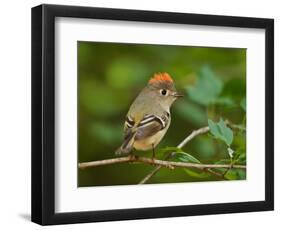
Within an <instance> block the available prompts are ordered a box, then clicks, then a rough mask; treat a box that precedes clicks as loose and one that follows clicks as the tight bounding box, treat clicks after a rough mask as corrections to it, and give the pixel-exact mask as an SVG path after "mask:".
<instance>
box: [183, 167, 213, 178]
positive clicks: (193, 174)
mask: <svg viewBox="0 0 281 230" xmlns="http://www.w3.org/2000/svg"><path fill="white" fill-rule="evenodd" d="M184 171H185V172H186V173H187V174H188V175H189V176H191V177H195V178H207V177H210V174H209V173H206V172H196V171H195V170H193V169H188V168H184Z"/></svg>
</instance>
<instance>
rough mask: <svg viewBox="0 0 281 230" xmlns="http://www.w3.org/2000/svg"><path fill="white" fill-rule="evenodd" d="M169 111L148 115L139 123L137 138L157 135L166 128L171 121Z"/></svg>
mask: <svg viewBox="0 0 281 230" xmlns="http://www.w3.org/2000/svg"><path fill="white" fill-rule="evenodd" d="M169 116H170V115H169V113H167V112H165V113H164V114H163V115H162V116H156V115H146V116H144V117H143V119H142V120H141V121H140V122H139V123H138V124H137V127H136V135H135V140H141V139H145V138H147V137H150V136H153V135H155V134H156V133H157V132H159V131H160V130H162V129H164V128H165V127H166V126H167V125H168V122H169Z"/></svg>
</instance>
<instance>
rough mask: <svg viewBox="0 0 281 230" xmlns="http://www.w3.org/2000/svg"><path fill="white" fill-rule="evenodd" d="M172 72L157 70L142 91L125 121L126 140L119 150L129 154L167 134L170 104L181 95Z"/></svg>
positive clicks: (151, 147)
mask: <svg viewBox="0 0 281 230" xmlns="http://www.w3.org/2000/svg"><path fill="white" fill-rule="evenodd" d="M181 96H182V95H180V94H179V93H177V91H176V88H175V85H174V82H173V79H172V78H171V77H170V75H169V74H168V73H157V74H154V76H153V77H152V78H151V79H150V80H149V82H148V84H147V86H146V87H145V88H144V89H143V90H142V91H141V92H140V94H139V95H138V96H137V98H136V99H135V101H134V102H133V104H132V105H131V107H130V109H129V112H128V113H127V116H126V120H125V124H124V141H123V144H122V145H121V147H120V148H119V149H118V150H117V151H116V154H128V153H130V152H132V150H133V148H135V149H136V150H143V151H145V150H150V149H153V158H154V156H155V153H154V148H155V147H156V146H157V145H158V144H159V142H160V141H161V140H162V138H163V137H164V135H165V133H166V132H167V130H168V128H169V126H170V123H171V115H170V107H171V105H172V104H173V103H174V101H175V100H176V99H177V98H178V97H181Z"/></svg>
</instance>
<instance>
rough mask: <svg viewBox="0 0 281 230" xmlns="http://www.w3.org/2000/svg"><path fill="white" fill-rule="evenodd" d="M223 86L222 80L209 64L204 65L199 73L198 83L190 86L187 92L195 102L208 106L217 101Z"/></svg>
mask: <svg viewBox="0 0 281 230" xmlns="http://www.w3.org/2000/svg"><path fill="white" fill-rule="evenodd" d="M222 88H223V83H222V81H221V80H220V79H219V78H217V77H216V76H215V74H214V73H213V71H212V70H211V69H210V68H209V67H208V66H204V67H202V68H201V69H200V71H199V73H198V81H197V83H196V85H195V86H191V87H188V88H187V93H188V95H189V97H190V99H191V100H193V101H194V102H197V103H199V104H202V105H205V106H207V105H209V104H210V103H213V102H215V100H216V98H217V97H218V96H219V94H220V93H221V91H222Z"/></svg>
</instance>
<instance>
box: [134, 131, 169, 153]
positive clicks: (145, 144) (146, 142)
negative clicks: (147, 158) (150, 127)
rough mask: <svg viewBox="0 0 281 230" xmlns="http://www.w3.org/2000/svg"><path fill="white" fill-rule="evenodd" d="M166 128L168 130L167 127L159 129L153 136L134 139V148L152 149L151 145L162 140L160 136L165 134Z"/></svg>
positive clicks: (155, 144)
mask: <svg viewBox="0 0 281 230" xmlns="http://www.w3.org/2000/svg"><path fill="white" fill-rule="evenodd" d="M167 130H168V127H167V128H166V129H163V130H161V131H159V132H158V133H157V134H155V135H154V136H151V137H148V138H145V139H142V140H137V141H135V142H134V145H133V146H134V148H135V149H136V150H142V151H146V150H150V149H152V146H154V147H156V146H157V145H158V144H159V142H160V141H161V140H162V138H163V136H164V135H165V133H166V132H167Z"/></svg>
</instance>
